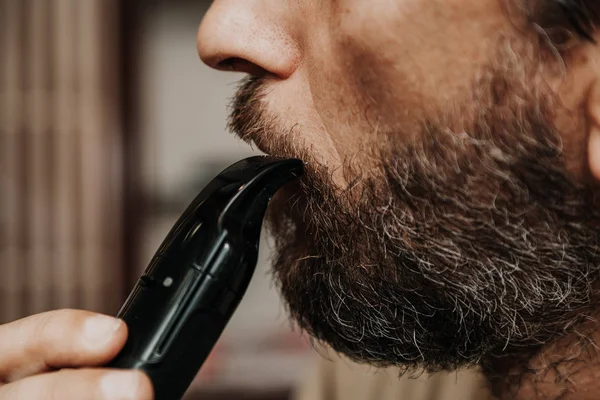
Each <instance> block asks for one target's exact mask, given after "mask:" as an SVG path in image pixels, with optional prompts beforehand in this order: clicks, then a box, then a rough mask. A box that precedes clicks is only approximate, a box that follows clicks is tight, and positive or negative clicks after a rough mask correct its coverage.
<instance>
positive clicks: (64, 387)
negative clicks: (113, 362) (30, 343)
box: [0, 369, 153, 400]
mask: <svg viewBox="0 0 600 400" xmlns="http://www.w3.org/2000/svg"><path fill="white" fill-rule="evenodd" d="M21 399H27V400H29V399H36V400H56V399H61V400H152V399H153V390H152V383H151V382H150V379H149V378H148V377H147V376H146V375H145V374H144V373H142V372H140V371H129V370H127V371H126V370H103V369H79V370H77V369H63V370H61V371H55V372H48V373H45V374H41V375H35V376H31V377H28V378H25V379H21V380H18V381H16V382H13V383H9V384H6V385H4V386H0V400H21Z"/></svg>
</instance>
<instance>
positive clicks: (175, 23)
mask: <svg viewBox="0 0 600 400" xmlns="http://www.w3.org/2000/svg"><path fill="white" fill-rule="evenodd" d="M209 3H210V2H208V1H182V0H179V1H173V0H171V1H154V2H152V5H148V3H146V5H145V6H143V7H141V8H140V10H139V13H140V14H139V15H140V21H139V26H140V31H139V32H138V36H139V38H140V41H139V44H138V47H137V48H136V51H138V52H139V53H138V54H139V58H138V60H137V64H138V66H139V67H138V69H139V77H138V78H139V83H138V86H139V93H138V95H137V96H136V97H137V98H139V103H140V104H139V110H138V113H139V121H138V123H137V125H138V127H139V130H140V132H141V133H143V135H142V140H143V143H142V146H141V149H142V152H143V153H142V154H143V157H142V159H143V165H144V167H143V175H144V181H145V184H146V192H147V193H149V194H150V195H151V197H153V198H154V203H155V204H158V206H156V205H155V206H154V207H152V210H153V212H152V214H151V217H150V219H149V221H148V223H147V225H146V229H145V230H144V232H143V233H144V238H145V239H144V243H143V247H142V253H143V254H142V255H141V257H140V260H142V261H143V263H142V265H140V266H139V268H140V269H142V268H144V267H145V263H146V262H147V261H148V260H149V259H150V258H151V256H152V254H153V252H154V251H155V249H156V248H157V247H158V245H159V243H160V242H161V241H162V239H163V238H164V236H165V235H166V233H167V232H168V230H169V229H170V227H171V226H172V224H173V223H174V221H175V219H176V218H177V217H178V216H179V213H180V212H181V211H183V209H184V208H185V207H186V206H187V203H188V202H189V201H191V199H192V198H193V197H194V196H195V195H196V194H197V191H199V190H200V189H201V188H202V187H203V185H204V183H206V181H207V180H208V179H211V178H212V177H214V175H215V174H217V173H218V172H220V170H222V169H223V168H225V167H226V166H228V165H229V164H231V163H233V162H234V161H237V160H239V159H241V158H243V157H246V156H249V155H256V154H258V153H257V152H255V151H253V150H252V149H250V148H249V147H248V145H246V144H244V143H243V142H241V141H240V140H238V139H236V138H234V137H233V136H232V135H230V134H229V133H227V132H226V130H225V125H226V118H227V105H228V103H229V101H230V99H231V97H232V96H233V95H234V93H235V89H236V82H237V81H238V80H239V79H240V78H241V77H242V76H243V75H241V74H233V73H224V72H219V71H214V70H212V69H210V68H208V67H207V66H205V65H204V64H203V63H202V62H201V61H200V59H199V57H198V54H197V52H196V32H197V28H198V26H199V23H200V21H201V19H202V16H203V14H204V12H205V11H206V9H207V7H208V5H209ZM268 260H269V252H268V245H267V240H266V238H265V240H263V246H262V249H261V256H260V260H259V264H258V268H257V272H256V275H255V277H254V280H253V281H252V284H251V286H250V288H249V289H248V292H247V295H246V296H245V298H244V300H243V302H242V304H241V305H240V307H239V309H238V311H237V313H236V314H235V315H234V318H233V319H232V321H231V323H230V325H229V326H228V328H227V330H226V332H225V334H224V336H223V338H222V340H221V342H220V343H219V346H218V349H217V351H216V352H215V355H214V356H213V357H212V359H211V362H212V364H211V365H210V366H209V368H206V370H208V373H205V377H204V379H199V381H198V387H200V388H202V390H204V391H207V390H216V391H218V390H222V389H224V388H227V389H228V390H231V389H236V388H237V389H241V390H256V391H263V392H264V391H273V390H284V389H288V388H289V387H290V386H291V385H292V384H293V383H295V381H297V380H298V379H299V378H300V377H301V376H302V372H303V370H304V368H305V366H306V363H307V360H308V359H309V358H310V352H308V351H307V346H306V342H305V340H304V339H303V338H301V337H300V336H299V335H298V334H297V333H295V332H293V331H292V329H290V324H289V320H288V317H287V315H286V313H285V311H284V309H283V307H282V304H281V301H280V298H279V295H278V293H277V292H276V290H275V289H274V288H273V286H272V283H271V281H270V279H269V276H268V269H269V261H268Z"/></svg>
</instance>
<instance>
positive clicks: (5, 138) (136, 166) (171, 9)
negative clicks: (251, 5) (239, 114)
mask: <svg viewBox="0 0 600 400" xmlns="http://www.w3.org/2000/svg"><path fill="white" fill-rule="evenodd" d="M209 5H210V1H209V0H0V268H1V270H2V272H3V276H2V279H0V323H6V322H8V321H12V320H14V319H18V318H21V317H24V316H27V315H30V314H34V313H38V312H43V311H46V310H51V309H57V308H82V309H87V310H92V311H98V312H103V313H107V314H111V315H114V314H116V312H117V311H118V309H119V307H120V305H121V304H122V302H123V301H124V300H125V297H126V296H127V294H128V293H129V290H130V289H131V288H132V287H133V285H134V283H135V281H136V280H137V278H138V276H139V274H140V273H141V272H142V271H143V269H144V268H145V266H146V264H147V263H148V261H149V260H150V258H151V257H152V255H153V253H154V251H155V249H156V248H157V247H158V245H159V244H160V242H161V241H162V239H163V238H164V236H165V235H166V234H167V232H168V230H169V229H170V228H171V226H172V224H173V223H174V222H175V220H176V219H177V217H178V216H179V215H180V213H181V212H182V211H183V210H184V209H185V207H186V206H187V204H188V203H189V202H190V201H191V200H192V198H193V197H194V196H195V195H196V193H197V192H198V191H199V190H200V189H201V188H202V187H203V186H204V185H205V184H206V183H207V182H208V181H209V180H210V179H212V178H213V177H214V176H215V175H216V174H217V173H218V172H219V171H221V170H222V169H223V168H225V167H226V166H228V165H229V164H231V163H233V162H234V161H237V160H239V159H240V158H243V157H246V156H249V155H254V154H257V153H255V152H254V151H252V149H250V148H249V147H248V146H247V145H245V144H243V143H241V142H240V141H238V140H237V139H235V138H233V137H232V136H231V135H230V134H228V133H226V131H225V123H226V117H227V105H228V102H229V100H230V99H231V97H232V95H233V94H234V92H235V89H236V82H237V81H238V80H239V79H240V78H241V75H237V74H232V73H229V74H226V73H222V72H216V71H213V70H210V69H209V68H208V67H206V66H205V65H203V64H202V63H201V61H200V60H199V58H198V56H197V53H196V31H197V28H198V25H199V23H200V21H201V19H202V16H203V14H204V13H205V11H206V10H207V8H208V6H209ZM266 239H267V238H264V240H266ZM268 270H269V252H268V246H266V245H263V246H262V253H261V256H260V261H259V265H258V269H257V273H256V275H255V277H254V280H253V282H252V284H251V287H250V288H249V289H248V292H247V295H246V297H245V298H244V301H243V302H242V304H241V306H240V308H239V309H238V311H237V313H236V314H235V316H234V318H233V320H232V321H231V323H230V325H229V326H228V328H227V330H226V332H225V334H224V335H223V337H222V338H221V341H220V342H219V344H218V346H217V348H216V349H215V351H214V352H213V354H212V356H211V359H210V362H209V364H208V365H207V366H206V368H205V369H203V371H202V373H201V374H200V375H199V376H198V378H197V379H196V382H194V384H193V386H192V388H191V389H190V391H189V393H188V397H187V399H188V400H191V399H196V398H197V399H203V400H206V399H211V398H215V399H229V398H231V399H233V398H235V399H281V400H283V399H288V398H290V397H289V396H290V393H291V392H292V388H293V387H294V385H295V384H296V383H297V382H298V380H299V379H301V378H302V377H303V375H304V372H305V370H306V369H307V368H308V367H309V365H310V363H311V361H312V360H313V359H314V356H313V354H312V351H311V350H310V349H309V347H308V345H307V342H306V340H305V339H304V338H302V337H301V336H300V335H299V333H298V332H296V331H295V330H294V329H292V327H291V325H290V322H289V320H288V317H287V315H286V314H285V311H284V309H283V307H282V304H281V302H280V299H279V296H278V294H277V292H276V290H275V288H274V287H273V285H272V283H271V281H270V277H269V274H268Z"/></svg>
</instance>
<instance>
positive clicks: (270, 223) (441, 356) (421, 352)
mask: <svg viewBox="0 0 600 400" xmlns="http://www.w3.org/2000/svg"><path fill="white" fill-rule="evenodd" d="M511 71H512V72H511ZM516 72H517V71H516V69H515V67H513V69H512V70H509V69H506V68H502V69H499V68H496V69H492V68H490V69H489V71H488V73H486V74H483V76H484V77H483V78H480V79H478V80H477V81H476V82H475V84H474V85H473V93H471V95H470V96H471V99H470V101H465V104H464V105H465V107H463V109H462V111H460V112H458V111H457V112H455V114H453V115H449V114H447V113H446V116H445V117H442V115H443V113H439V115H438V116H436V117H435V118H431V119H429V120H428V121H425V122H424V123H423V124H422V125H421V126H420V127H418V129H416V130H415V131H416V134H414V135H411V134H409V132H398V131H391V132H387V133H385V134H381V133H378V134H377V136H376V139H375V136H374V139H373V141H372V146H370V148H369V154H370V155H369V157H370V160H374V162H373V165H371V166H370V168H369V170H368V172H365V171H364V170H361V168H360V165H357V163H355V162H350V161H348V162H345V163H344V165H343V170H344V176H345V177H346V178H347V181H348V182H349V183H348V185H347V187H344V188H340V187H336V185H335V184H334V182H333V179H332V171H331V169H332V168H331V167H330V166H328V165H324V164H320V163H318V162H316V161H315V160H314V159H313V157H312V155H311V152H310V151H308V146H304V145H302V143H301V142H300V141H299V139H298V137H297V136H295V139H292V138H291V135H289V132H288V131H287V130H286V129H284V128H283V127H284V123H283V122H282V121H280V120H279V119H278V118H276V117H273V116H272V115H270V114H269V111H268V110H266V109H265V107H264V106H263V104H264V103H263V101H262V99H263V96H264V94H265V91H264V90H263V89H264V87H265V84H264V82H263V80H262V79H249V80H248V81H246V82H245V83H244V84H243V86H242V87H241V88H240V90H239V92H238V94H237V96H236V98H235V101H234V102H233V104H232V113H231V119H230V127H231V129H232V130H233V131H234V132H235V133H237V134H238V135H239V136H241V137H242V138H243V139H245V140H247V141H250V142H254V143H256V144H258V145H259V147H261V148H266V149H268V152H269V153H271V154H273V155H277V156H282V157H297V158H301V159H303V160H305V161H307V162H308V163H307V166H306V174H305V176H303V177H302V178H301V179H300V180H298V181H296V182H294V183H292V184H290V185H288V186H286V187H285V188H284V189H282V190H281V191H280V193H279V194H278V196H277V197H276V198H275V199H274V201H273V202H272V204H271V206H270V208H269V212H268V215H267V218H266V220H265V221H266V224H267V227H268V228H269V230H270V232H271V233H272V236H273V238H274V244H275V246H274V258H273V272H274V277H275V280H276V283H277V284H278V287H279V288H280V291H281V293H282V296H283V298H284V300H285V303H286V305H287V307H288V309H289V312H290V314H291V315H292V316H293V318H294V319H295V320H296V321H297V323H298V324H299V326H300V327H301V328H302V329H303V330H305V331H306V332H308V333H309V334H310V335H311V336H312V337H313V338H315V339H316V342H317V343H324V344H327V345H329V346H330V347H331V348H332V349H333V350H335V351H337V352H339V353H342V354H344V355H346V356H347V357H349V358H350V359H352V360H354V361H358V362H365V363H369V364H371V365H376V366H382V367H384V366H399V367H401V368H403V369H404V370H413V369H416V368H422V369H425V370H426V371H429V372H435V371H439V370H453V369H456V368H459V367H465V366H472V365H476V364H482V365H484V367H486V368H488V369H490V370H491V369H493V367H491V365H498V364H499V363H502V362H503V360H508V359H510V360H514V359H523V360H526V359H528V358H529V357H531V356H532V355H533V354H534V353H535V352H536V351H538V350H539V348H540V347H541V346H542V345H544V344H546V343H549V342H550V341H552V340H554V339H556V338H557V337H559V336H561V335H564V334H566V333H568V332H569V331H570V330H571V329H572V328H574V327H576V326H577V325H579V323H580V322H581V321H583V319H584V318H586V317H587V316H590V315H592V314H593V313H594V307H593V305H594V303H595V302H596V301H597V295H596V291H595V289H594V284H595V282H596V281H597V279H598V277H599V272H600V269H599V257H598V228H599V221H600V220H599V218H598V217H599V213H598V210H597V209H598V207H597V204H596V190H595V189H594V187H593V186H592V185H591V184H590V183H585V184H584V183H583V182H582V179H575V178H574V177H573V176H572V174H570V173H569V172H568V169H567V165H566V161H565V151H564V148H563V141H562V137H564V133H565V132H562V133H563V135H561V132H558V130H557V129H556V128H555V126H554V124H553V121H554V119H555V114H556V110H557V108H558V106H557V103H556V102H555V101H554V99H553V98H552V96H551V95H549V94H546V93H544V90H543V85H542V84H541V83H539V82H537V81H535V82H534V81H531V80H530V81H528V82H527V83H525V82H522V81H521V80H520V79H517V78H516V77H517V76H524V74H518V73H516ZM530 76H531V75H530ZM459 118H460V120H467V119H468V121H469V123H468V127H467V128H466V129H465V130H464V131H461V132H458V133H457V132H453V131H452V130H451V129H450V128H449V126H451V125H452V122H453V121H456V120H458V119H459ZM573 129H576V128H575V127H574V128H573ZM411 133H412V132H411ZM357 134H359V133H358V132H357ZM408 137H411V138H412V139H411V140H407V139H406V138H408Z"/></svg>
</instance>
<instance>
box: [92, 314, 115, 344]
mask: <svg viewBox="0 0 600 400" xmlns="http://www.w3.org/2000/svg"><path fill="white" fill-rule="evenodd" d="M122 323H123V321H121V320H120V319H117V318H112V317H108V316H105V315H95V316H93V317H90V318H88V320H87V321H85V325H84V334H85V337H86V339H87V341H88V343H90V344H91V345H93V346H95V345H98V344H104V343H106V342H107V341H108V340H110V339H111V338H112V337H113V335H114V334H115V332H116V331H117V330H118V329H119V327H120V326H121V324H122Z"/></svg>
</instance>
